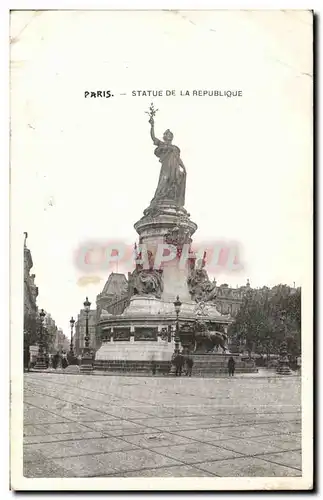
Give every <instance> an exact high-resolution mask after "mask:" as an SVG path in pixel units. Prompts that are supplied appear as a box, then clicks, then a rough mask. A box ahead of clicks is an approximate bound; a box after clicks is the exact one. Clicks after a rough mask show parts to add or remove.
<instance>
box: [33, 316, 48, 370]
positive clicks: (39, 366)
mask: <svg viewBox="0 0 323 500" xmlns="http://www.w3.org/2000/svg"><path fill="white" fill-rule="evenodd" d="M39 316H40V329H39V342H38V354H37V361H36V364H35V369H36V370H46V368H47V366H46V362H45V355H44V338H43V321H44V318H45V316H46V313H45V311H44V309H42V310H41V311H40V313H39Z"/></svg>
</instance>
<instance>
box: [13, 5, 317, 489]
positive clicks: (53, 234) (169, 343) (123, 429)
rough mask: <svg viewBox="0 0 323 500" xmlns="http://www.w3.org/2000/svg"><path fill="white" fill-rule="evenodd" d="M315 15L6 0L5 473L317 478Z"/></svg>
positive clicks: (244, 481) (61, 481)
mask: <svg viewBox="0 0 323 500" xmlns="http://www.w3.org/2000/svg"><path fill="white" fill-rule="evenodd" d="M313 25H314V15H313V12H311V11H307V10H264V11H255V10H187V11H181V10H164V11H163V10H66V11H64V10H46V11H45V10H43V11H42V10H13V11H11V14H10V106H11V108H10V114H11V120H10V182H11V188H10V189H11V190H10V203H11V228H10V237H11V304H12V310H11V387H12V395H11V437H10V439H11V487H12V489H14V490H17V491H23V490H52V491H55V490H106V491H109V490H110V491H114V490H143V491H144V490H191V491H195V490H196V491H197V490H213V491H217V490H219V491H231V490H265V489H267V490H268V489H271V490H277V491H278V490H295V491H296V490H309V489H311V488H312V487H313V428H312V426H313V401H312V394H313V372H312V371H313V359H312V356H313V316H312V300H313V298H312V292H313V276H312V245H313V235H312V210H313V207H312V196H313V194H312V193H313V178H312V176H313V151H312V148H313V145H312V143H313ZM81 478H82V482H80V479H81ZM149 478H151V479H149ZM182 478H185V482H183V481H182Z"/></svg>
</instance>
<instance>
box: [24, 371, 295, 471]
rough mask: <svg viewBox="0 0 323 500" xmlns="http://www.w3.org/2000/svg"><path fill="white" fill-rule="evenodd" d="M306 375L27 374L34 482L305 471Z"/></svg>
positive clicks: (27, 451)
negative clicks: (303, 413)
mask: <svg viewBox="0 0 323 500" xmlns="http://www.w3.org/2000/svg"><path fill="white" fill-rule="evenodd" d="M300 386H301V379H300V378H299V377H294V376H293V377H285V378H284V377H259V376H257V375H254V376H249V377H247V376H242V375H241V376H237V377H234V378H232V379H231V378H230V379H229V378H227V377H223V378H185V377H182V378H169V377H135V376H134V377H130V376H115V375H112V376H103V375H102V376H101V375H93V376H89V375H67V374H65V375H64V374H55V373H27V374H25V392H24V475H25V477H43V478H50V477H198V476H200V477H203V476H204V477H212V476H213V477H214V476H217V477H243V476H244V477H273V476H275V477H292V476H301V475H302V457H301V412H300V401H301V395H300V392H301V389H300Z"/></svg>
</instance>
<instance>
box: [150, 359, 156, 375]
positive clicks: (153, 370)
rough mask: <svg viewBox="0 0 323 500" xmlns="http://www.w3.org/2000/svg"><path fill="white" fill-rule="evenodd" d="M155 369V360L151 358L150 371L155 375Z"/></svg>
mask: <svg viewBox="0 0 323 500" xmlns="http://www.w3.org/2000/svg"><path fill="white" fill-rule="evenodd" d="M156 369H157V366H156V361H154V360H152V362H151V372H152V374H153V375H156Z"/></svg>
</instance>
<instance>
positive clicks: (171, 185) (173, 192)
mask: <svg viewBox="0 0 323 500" xmlns="http://www.w3.org/2000/svg"><path fill="white" fill-rule="evenodd" d="M155 155H156V156H158V158H159V161H160V162H161V164H162V166H161V169H160V175H159V181H158V186H157V189H156V192H155V196H154V198H153V199H152V201H151V204H155V203H158V202H159V201H162V200H170V201H172V202H173V203H174V204H175V205H176V206H178V207H183V206H184V205H185V187H186V172H185V170H184V169H183V168H182V166H181V165H182V162H181V159H180V149H179V148H178V147H177V146H174V145H173V144H166V143H164V142H162V141H159V142H158V147H157V148H156V149H155Z"/></svg>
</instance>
